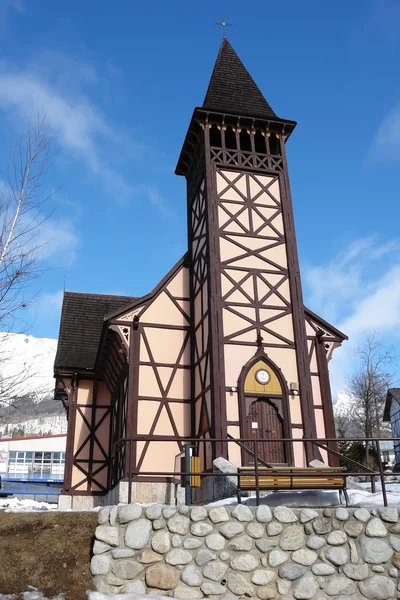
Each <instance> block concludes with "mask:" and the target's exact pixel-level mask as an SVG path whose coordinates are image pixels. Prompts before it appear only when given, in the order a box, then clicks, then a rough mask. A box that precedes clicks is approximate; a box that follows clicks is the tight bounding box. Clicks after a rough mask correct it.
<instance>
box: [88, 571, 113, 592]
mask: <svg viewBox="0 0 400 600" xmlns="http://www.w3.org/2000/svg"><path fill="white" fill-rule="evenodd" d="M93 585H94V587H95V589H96V590H97V591H98V592H101V593H102V594H112V592H113V588H112V587H111V586H110V585H108V583H106V582H105V581H104V578H103V577H101V576H100V575H95V576H94V577H93Z"/></svg>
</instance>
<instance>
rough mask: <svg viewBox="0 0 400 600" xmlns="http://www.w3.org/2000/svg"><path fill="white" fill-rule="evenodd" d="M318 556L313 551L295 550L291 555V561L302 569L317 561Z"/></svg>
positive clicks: (305, 549)
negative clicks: (301, 566)
mask: <svg viewBox="0 0 400 600" xmlns="http://www.w3.org/2000/svg"><path fill="white" fill-rule="evenodd" d="M317 558H318V555H317V553H316V552H314V551H313V550H308V549H307V548H301V550H296V551H295V552H293V554H292V560H293V561H294V562H295V563H299V565H303V566H304V567H310V566H311V565H313V564H314V563H315V561H316V560H317Z"/></svg>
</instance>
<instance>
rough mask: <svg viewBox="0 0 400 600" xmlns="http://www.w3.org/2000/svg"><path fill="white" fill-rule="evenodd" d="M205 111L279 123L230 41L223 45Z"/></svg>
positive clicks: (204, 105) (205, 103)
mask: <svg viewBox="0 0 400 600" xmlns="http://www.w3.org/2000/svg"><path fill="white" fill-rule="evenodd" d="M203 108H206V109H208V110H214V111H216V112H224V113H230V114H234V115H239V116H240V115H243V116H251V117H259V118H261V119H274V120H276V119H279V118H278V117H277V116H276V114H275V113H274V111H273V110H272V108H271V107H270V105H269V104H268V102H267V101H266V100H265V98H264V96H263V95H262V93H261V92H260V90H259V89H258V87H257V85H256V84H255V82H254V80H253V78H252V77H251V75H250V74H249V72H248V71H247V69H246V68H245V66H244V65H243V63H242V61H241V60H240V58H239V57H238V55H237V54H236V52H235V51H234V49H233V48H232V46H231V45H230V43H229V42H228V40H227V39H224V40H223V41H222V44H221V47H220V49H219V52H218V56H217V60H216V62H215V66H214V70H213V73H212V75H211V79H210V83H209V85H208V90H207V94H206V97H205V99H204V102H203Z"/></svg>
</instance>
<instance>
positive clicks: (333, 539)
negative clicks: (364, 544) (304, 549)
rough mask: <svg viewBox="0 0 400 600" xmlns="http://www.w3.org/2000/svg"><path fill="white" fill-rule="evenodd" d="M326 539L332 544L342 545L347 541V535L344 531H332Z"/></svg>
mask: <svg viewBox="0 0 400 600" xmlns="http://www.w3.org/2000/svg"><path fill="white" fill-rule="evenodd" d="M326 541H327V542H328V544H330V545H331V546H342V545H343V544H345V543H346V542H347V535H346V534H345V533H344V531H340V530H339V531H331V533H330V534H329V535H328V537H327V538H326Z"/></svg>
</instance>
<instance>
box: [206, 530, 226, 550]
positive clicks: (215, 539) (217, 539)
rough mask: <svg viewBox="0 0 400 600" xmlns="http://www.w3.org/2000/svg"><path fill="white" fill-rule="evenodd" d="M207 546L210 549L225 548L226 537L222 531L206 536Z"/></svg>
mask: <svg viewBox="0 0 400 600" xmlns="http://www.w3.org/2000/svg"><path fill="white" fill-rule="evenodd" d="M206 546H207V548H210V550H223V549H224V548H225V539H224V538H223V537H222V535H221V534H220V533H210V535H208V536H207V537H206Z"/></svg>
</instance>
